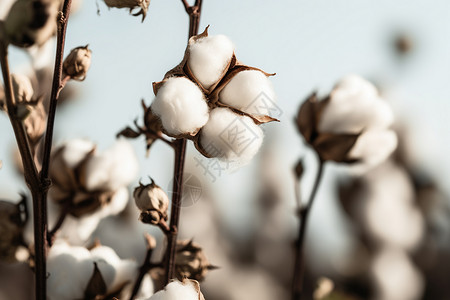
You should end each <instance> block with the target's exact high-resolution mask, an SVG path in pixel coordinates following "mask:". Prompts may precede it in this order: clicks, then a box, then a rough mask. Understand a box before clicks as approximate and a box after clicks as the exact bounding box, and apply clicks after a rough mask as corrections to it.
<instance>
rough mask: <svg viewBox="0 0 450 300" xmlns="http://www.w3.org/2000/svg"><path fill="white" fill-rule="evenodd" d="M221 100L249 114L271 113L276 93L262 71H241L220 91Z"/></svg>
mask: <svg viewBox="0 0 450 300" xmlns="http://www.w3.org/2000/svg"><path fill="white" fill-rule="evenodd" d="M219 101H220V102H222V103H223V104H226V105H229V106H231V107H233V108H236V109H239V110H241V111H244V112H246V113H249V114H255V115H270V114H271V112H272V111H274V109H275V102H276V95H275V91H274V89H273V86H272V83H271V82H270V80H269V79H268V78H267V76H266V75H265V74H264V73H262V72H261V71H256V70H247V71H242V72H239V73H238V74H237V75H236V76H234V77H233V78H232V79H231V80H230V82H229V83H228V84H227V85H226V86H225V87H224V89H223V90H222V91H221V92H220V93H219Z"/></svg>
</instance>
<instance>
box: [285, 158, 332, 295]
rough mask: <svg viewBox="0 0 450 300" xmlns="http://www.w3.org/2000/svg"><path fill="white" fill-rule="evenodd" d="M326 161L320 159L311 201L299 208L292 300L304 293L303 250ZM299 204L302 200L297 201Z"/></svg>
mask: <svg viewBox="0 0 450 300" xmlns="http://www.w3.org/2000/svg"><path fill="white" fill-rule="evenodd" d="M323 166H324V161H323V160H322V159H320V158H319V169H318V170H317V174H316V178H315V181H314V186H313V189H312V191H311V194H310V196H309V200H308V202H307V203H306V205H305V206H303V207H299V211H298V214H299V218H300V226H299V229H298V240H297V241H296V243H295V263H294V276H293V280H292V300H299V299H301V297H302V292H303V273H304V268H305V262H304V255H303V249H304V244H305V232H306V225H307V222H308V216H309V213H310V211H311V208H312V205H313V202H314V199H315V198H316V194H317V190H318V187H319V184H320V181H321V179H322V174H323ZM297 200H298V202H299V203H301V202H300V200H299V199H297Z"/></svg>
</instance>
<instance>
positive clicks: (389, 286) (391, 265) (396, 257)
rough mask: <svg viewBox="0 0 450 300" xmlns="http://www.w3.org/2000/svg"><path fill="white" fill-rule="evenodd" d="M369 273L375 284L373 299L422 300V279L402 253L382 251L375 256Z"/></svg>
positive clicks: (392, 250)
mask: <svg viewBox="0 0 450 300" xmlns="http://www.w3.org/2000/svg"><path fill="white" fill-rule="evenodd" d="M371 271H372V276H373V277H374V279H375V283H376V292H377V297H376V298H375V299H379V300H385V299H389V300H415V299H422V293H423V289H424V281H423V277H422V275H421V274H420V272H419V271H418V269H417V268H416V267H414V265H413V264H412V263H411V261H410V259H409V258H408V256H407V255H406V254H405V253H404V252H403V251H401V250H399V249H396V248H384V249H382V250H381V251H380V252H379V253H378V254H377V255H376V257H375V259H374V262H373V265H372V270H371Z"/></svg>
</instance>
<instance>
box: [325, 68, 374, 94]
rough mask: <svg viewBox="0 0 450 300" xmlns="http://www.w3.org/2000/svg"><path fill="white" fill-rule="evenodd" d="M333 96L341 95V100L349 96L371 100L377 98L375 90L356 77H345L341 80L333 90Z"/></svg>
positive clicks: (369, 84) (371, 85) (362, 79)
mask: <svg viewBox="0 0 450 300" xmlns="http://www.w3.org/2000/svg"><path fill="white" fill-rule="evenodd" d="M332 93H333V96H337V95H336V94H339V93H342V94H344V95H342V97H343V98H346V97H351V96H356V95H357V96H359V97H364V98H372V97H376V96H378V91H377V88H376V87H375V86H374V85H373V84H372V83H370V82H369V81H367V80H365V79H364V78H362V77H361V76H358V75H354V74H352V75H347V76H345V77H344V78H342V79H341V80H340V81H339V83H338V84H336V86H335V87H334V89H333V92H332Z"/></svg>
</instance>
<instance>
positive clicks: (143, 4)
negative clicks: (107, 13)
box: [105, 0, 150, 22]
mask: <svg viewBox="0 0 450 300" xmlns="http://www.w3.org/2000/svg"><path fill="white" fill-rule="evenodd" d="M105 3H106V5H107V6H108V7H115V8H128V9H129V10H130V13H132V11H133V10H134V9H139V8H140V9H141V10H140V11H138V12H137V13H134V14H133V16H139V15H142V22H143V21H144V19H145V17H146V16H147V11H148V7H149V5H150V0H105Z"/></svg>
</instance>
